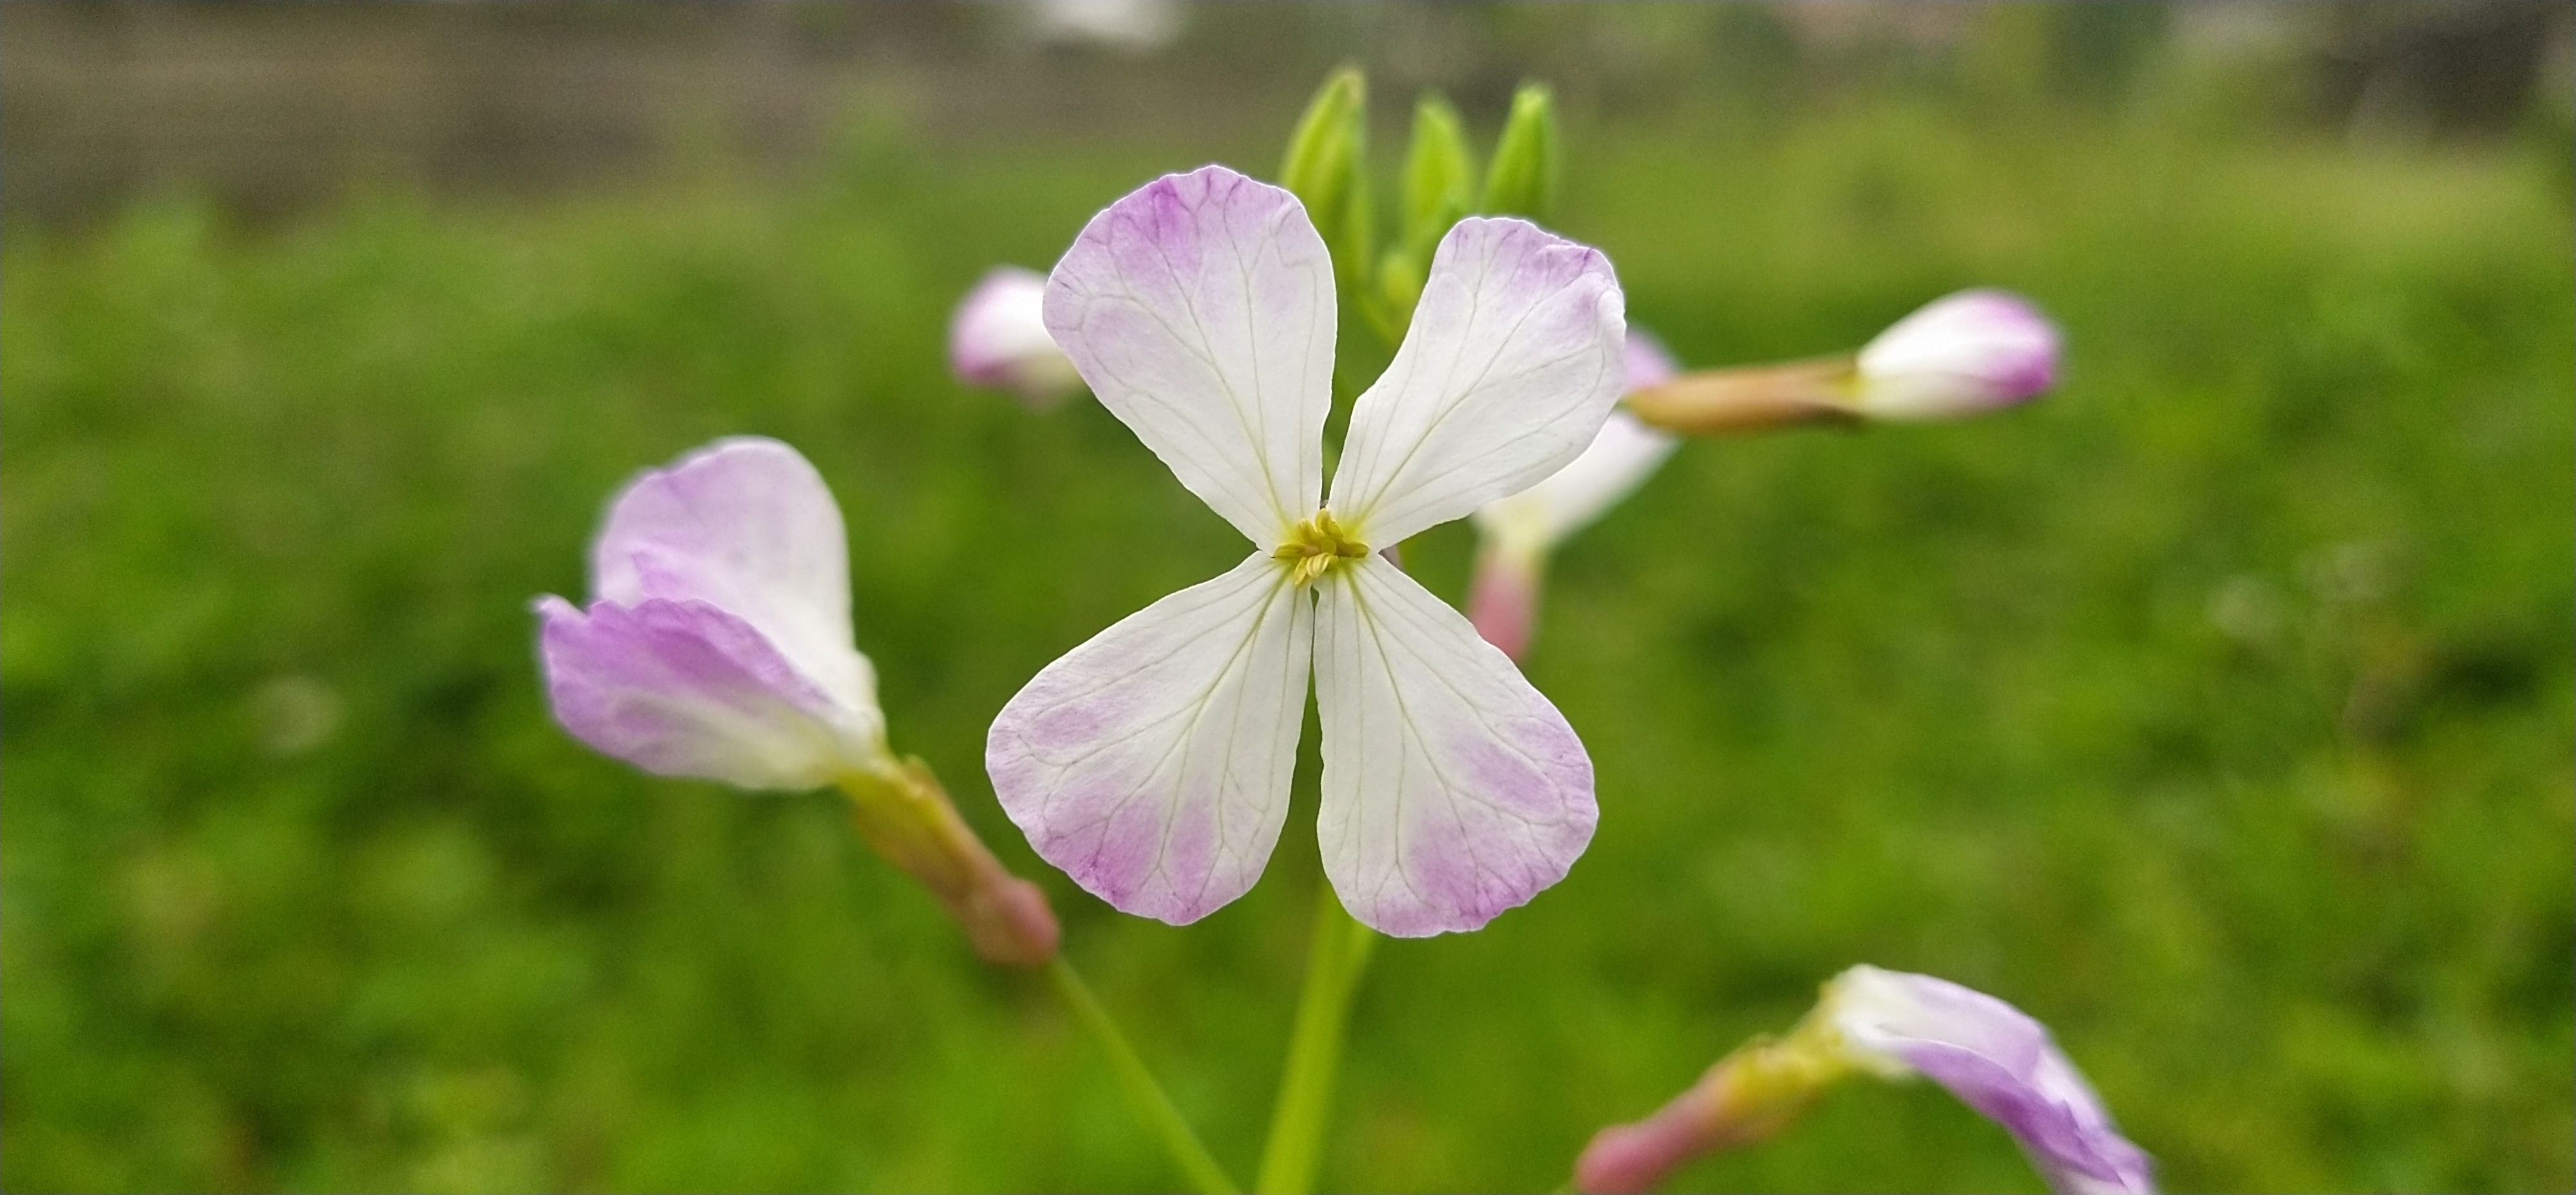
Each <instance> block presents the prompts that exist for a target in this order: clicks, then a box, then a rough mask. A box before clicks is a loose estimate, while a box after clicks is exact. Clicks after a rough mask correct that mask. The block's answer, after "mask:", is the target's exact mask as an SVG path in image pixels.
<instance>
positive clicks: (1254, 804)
mask: <svg viewBox="0 0 2576 1195" xmlns="http://www.w3.org/2000/svg"><path fill="white" fill-rule="evenodd" d="M1620 307H1621V300H1620V292H1619V287H1618V283H1617V280H1616V279H1615V278H1614V277H1613V276H1612V274H1611V271H1610V264H1609V262H1608V260H1607V259H1605V258H1603V257H1602V256H1601V254H1600V253H1598V252H1596V251H1594V250H1591V249H1587V248H1585V247H1583V246H1581V245H1577V244H1574V243H1573V242H1570V241H1566V240H1564V239H1562V238H1559V237H1556V236H1553V235H1550V234H1548V233H1546V232H1543V231H1541V230H1539V229H1538V228H1536V227H1534V226H1532V225H1529V224H1526V223H1523V222H1521V221H1518V220H1493V219H1470V220H1465V221H1462V222H1460V223H1459V224H1458V225H1457V226H1456V227H1454V228H1452V229H1451V230H1450V231H1449V234H1448V235H1447V236H1446V237H1445V238H1443V239H1442V241H1441V243H1440V247H1439V250H1438V252H1437V254H1436V255H1435V256H1434V258H1433V261H1432V265H1431V269H1430V272H1429V275H1428V279H1427V282H1426V284H1425V286H1424V288H1423V294H1422V302H1421V306H1420V307H1419V309H1418V310H1417V311H1416V313H1415V316H1414V320H1413V325H1412V329H1411V331H1410V332H1409V333H1408V334H1407V336H1406V339H1405V341H1404V344H1403V345H1402V346H1401V347H1400V348H1399V349H1398V350H1397V352H1396V355H1395V360H1394V361H1393V363H1391V364H1390V365H1389V366H1388V367H1387V371H1386V374H1385V376H1383V377H1381V378H1380V379H1379V380H1378V382H1377V384H1376V385H1374V386H1372V387H1370V388H1369V390H1368V392H1367V393H1365V394H1362V395H1361V396H1360V398H1359V402H1358V404H1357V406H1356V407H1355V408H1354V410H1353V412H1352V415H1351V425H1350V432H1349V435H1348V437H1347V439H1346V443H1345V446H1344V452H1343V454H1342V457H1341V464H1340V467H1339V470H1338V471H1337V473H1336V474H1335V476H1334V478H1333V481H1332V488H1331V490H1330V491H1329V493H1327V491H1326V490H1325V487H1324V479H1323V426H1324V416H1325V413H1326V412H1327V411H1328V410H1329V409H1330V407H1331V403H1332V395H1331V379H1332V364H1333V334H1334V291H1333V274H1332V261H1331V258H1330V257H1329V255H1328V254H1327V252H1326V250H1325V247H1324V243H1323V239H1322V238H1321V237H1320V236H1318V235H1317V234H1316V231H1315V227H1314V224H1313V223H1312V221H1310V220H1309V219H1308V217H1307V215H1306V211H1305V209H1304V207H1302V206H1301V205H1299V203H1298V202H1297V200H1296V198H1295V197H1294V196H1292V195H1290V194H1289V193H1288V192H1286V191H1283V190H1280V189H1279V188H1277V187H1272V186H1268V185H1266V184H1263V183H1259V182H1255V181H1253V180H1251V179H1249V178H1245V177H1244V176H1242V175H1240V174H1236V173H1235V172H1233V171H1230V170H1226V169H1224V168H1222V167H1216V166H1210V167H1206V168H1203V169H1201V170H1198V171H1195V172H1193V173H1190V174H1183V175H1170V176H1166V177H1164V178H1162V179H1160V180H1158V181H1156V182H1154V183H1152V184H1150V185H1148V186H1146V187H1145V188H1143V189H1141V190H1139V191H1137V192H1135V193H1134V194H1132V195H1129V196H1127V197H1126V198H1124V199H1121V200H1119V201H1118V202H1117V203H1115V204H1112V205H1110V207H1109V209H1108V210H1106V211H1104V212H1102V213H1100V215H1099V216H1097V217H1095V218H1094V219H1093V220H1092V221H1091V223H1090V225H1089V226H1088V227H1086V228H1084V229H1083V232H1082V235H1081V237H1080V238H1079V239H1078V240H1076V241H1075V243H1074V245H1073V248H1072V249H1071V250H1070V251H1068V252H1067V253H1066V254H1065V256H1064V260H1063V261H1062V262H1060V263H1059V264H1058V265H1057V266H1056V269H1055V273H1054V275H1053V276H1052V277H1051V278H1050V279H1049V281H1048V284H1047V299H1046V315H1047V326H1048V328H1049V330H1051V331H1052V332H1053V333H1054V335H1055V339H1056V342H1057V343H1058V344H1060V345H1062V346H1064V348H1065V350H1066V352H1067V353H1068V354H1069V355H1070V356H1071V357H1072V358H1073V361H1074V363H1075V365H1076V366H1077V368H1079V370H1080V371H1081V374H1082V377H1083V378H1084V380H1085V381H1087V382H1089V383H1090V385H1091V388H1092V392H1093V393H1094V394H1097V395H1098V396H1099V398H1100V401H1101V403H1102V405H1104V406H1106V407H1108V408H1109V410H1110V411H1111V412H1112V413H1114V414H1116V415H1117V416H1118V417H1119V418H1120V419H1121V420H1123V421H1125V422H1126V424H1127V425H1128V427H1130V428H1131V429H1133V430H1134V431H1135V432H1136V434H1137V436H1138V438H1140V439H1142V440H1143V441H1144V442H1145V444H1146V446H1147V447H1148V448H1150V449H1152V450H1153V451H1154V453H1155V455H1156V456H1158V457H1160V458H1162V460H1163V462H1164V463H1165V464H1166V465H1168V466H1169V467H1170V468H1171V470H1172V472H1173V473H1174V475H1176V476H1177V477H1178V478H1179V480H1180V482H1181V484H1182V485H1183V486H1185V487H1187V488H1188V489H1189V490H1190V492H1191V493H1193V494H1196V495H1198V496H1199V498H1200V499H1201V500H1203V501H1205V502H1206V503H1207V504H1208V505H1209V506H1210V507H1211V508H1212V509H1214V510H1215V511H1216V512H1217V514H1219V515H1220V516H1222V517H1223V518H1224V519H1225V520H1226V521H1227V522H1228V523H1231V524H1232V525H1233V526H1234V527H1235V528H1236V529H1237V530H1239V531H1241V532H1242V533H1243V535H1244V537H1245V538H1247V539H1249V540H1251V541H1252V544H1253V548H1254V551H1253V553H1252V555H1250V556H1249V557H1247V558H1246V559H1245V560H1244V561H1243V563H1241V564H1239V565H1237V566H1235V567H1234V568H1233V569H1231V570H1229V571H1228V572H1226V573H1225V574H1223V575H1222V576H1219V577H1217V578H1216V579H1214V580H1211V581H1207V582H1204V583H1202V584H1199V585H1195V586H1192V587H1190V588H1188V589H1185V590H1182V591H1181V592H1179V593H1175V594H1172V595H1171V596H1169V597H1166V598H1164V599H1162V600H1161V601H1158V602H1156V603H1154V604H1153V605H1151V606H1148V607H1147V608H1145V609H1144V610H1143V611H1141V612H1139V613H1137V614H1135V615H1132V616H1130V617H1128V618H1127V619H1125V620H1124V621H1121V622H1119V623H1118V624H1117V625H1115V626H1112V627H1110V628H1109V629H1108V630H1106V631H1103V632H1101V633H1100V634H1099V635H1098V636H1096V637H1094V638H1093V639H1092V640H1091V641H1090V642H1088V643H1085V644H1083V645H1082V646H1080V647H1077V648H1075V649H1074V650H1073V651H1071V652H1070V653H1067V654H1066V655H1065V656H1064V657H1063V658H1062V659H1059V660H1057V661H1056V662H1055V663H1053V664H1050V665H1048V666H1047V667H1046V669H1044V670H1043V671H1041V672H1039V673H1038V675H1037V676H1036V677H1035V678H1034V679H1032V680H1031V681H1030V682H1029V683H1028V686H1027V687H1026V688H1023V689H1022V690H1021V691H1020V692H1019V694H1018V695H1017V696H1015V697H1013V698H1012V699H1011V701H1010V703H1009V704H1008V705H1007V706H1005V707H1004V708H1003V710H1002V713H1001V716H1000V717H998V718H996V719H995V720H994V723H993V729H992V735H991V738H990V740H989V742H988V744H987V748H986V757H985V762H986V766H987V768H988V769H989V770H990V771H991V773H992V777H993V787H994V791H995V792H996V793H997V794H998V795H999V796H1000V798H1001V800H1002V807H1003V809H1004V810H1006V811H1007V812H1008V813H1009V814H1010V815H1011V818H1012V820H1013V821H1015V822H1017V823H1018V824H1019V826H1020V828H1021V829H1022V830H1024V831H1026V832H1027V833H1028V835H1029V841H1030V842H1031V844H1033V845H1034V846H1035V847H1036V848H1037V851H1038V853H1039V854H1040V855H1042V856H1044V857H1045V858H1046V859H1047V860H1048V861H1049V862H1051V863H1054V864H1055V865H1056V866H1058V867H1061V868H1063V869H1064V870H1065V871H1066V872H1067V873H1068V874H1069V875H1071V876H1072V877H1073V879H1074V881H1075V882H1076V883H1079V884H1081V885H1082V886H1083V887H1084V888H1086V889H1089V890H1090V891H1091V892H1093V893H1095V894H1097V895H1099V896H1100V897H1101V898H1102V899H1104V900H1107V901H1108V902H1109V903H1111V904H1112V905H1115V906H1117V907H1118V908H1120V909H1123V910H1126V911H1128V912H1131V913H1137V914H1140V915H1144V916H1149V917H1155V918H1159V919H1161V920H1164V921H1169V922H1172V923H1175V924H1180V923H1186V922H1190V921H1195V920H1197V919H1198V918H1200V917H1204V916H1206V915H1207V914H1208V913H1210V912H1212V911H1214V910H1216V909H1217V908H1220V907H1222V906H1223V905H1225V904H1226V903H1227V902H1229V901H1232V900H1233V899H1235V898H1236V897H1238V896H1240V895H1242V894H1243V893H1244V892H1245V891H1246V890H1247V889H1249V888H1250V887H1251V885H1252V883H1253V881H1254V880H1255V879H1257V878H1258V877H1259V876H1260V873H1261V870H1262V867H1263V865H1264V864H1265V863H1267V862H1268V860H1269V857H1270V852H1271V848H1272V846H1273V845H1274V844H1275V843H1276V842H1277V840H1278V834H1279V829H1280V826H1281V824H1282V822H1283V821H1284V820H1285V818H1286V815H1287V810H1288V785H1289V775H1290V772H1291V770H1292V768H1293V766H1294V764H1295V760H1296V746H1297V735H1298V724H1299V721H1300V719H1301V717H1302V715H1303V712H1304V707H1305V701H1306V686H1307V681H1308V679H1309V677H1310V675H1311V676H1312V677H1313V678H1314V680H1315V683H1316V685H1317V702H1318V704H1319V705H1320V707H1321V709H1322V711H1323V729H1324V784H1323V787H1324V792H1323V809H1322V817H1321V822H1320V825H1319V827H1318V832H1319V836H1320V838H1321V841H1322V847H1323V859H1324V869H1325V873H1326V875H1327V876H1328V877H1329V878H1330V879H1331V880H1332V883H1333V887H1334V889H1335V891H1336V892H1338V893H1339V894H1340V896H1341V899H1342V902H1343V904H1344V905H1345V906H1347V907H1348V908H1349V909H1350V911H1351V913H1352V915H1353V916H1355V917H1357V918H1358V919H1359V920H1361V921H1362V922H1364V923H1366V924H1368V925H1370V926H1373V927H1375V928H1377V929H1379V930H1381V931H1383V932H1386V933H1390V934H1396V935H1399V936H1422V935H1428V934H1435V933H1442V932H1448V931H1455V930H1468V929H1475V928H1477V927H1479V926H1482V925H1484V924H1485V923H1486V922H1488V921H1490V920H1492V919H1493V918H1494V917H1495V916H1497V915H1499V914H1500V913H1501V912H1502V911H1503V910H1505V909H1508V908H1512V907H1514V906H1516V905H1519V904H1522V903H1524V902H1526V901H1528V900H1529V899H1530V898H1531V897H1532V896H1534V895H1536V894H1537V893H1538V892H1539V891H1540V890H1542V889H1544V888H1546V887H1547V886H1548V885H1550V884H1553V883H1555V882H1556V881H1557V880H1558V879H1560V878H1562V877H1563V876H1564V875H1565V873H1566V871H1567V869H1568V868H1570V867H1571V866H1572V865H1573V862H1574V859H1575V858H1576V857H1577V856H1578V855H1580V854H1581V853H1582V851H1583V848H1584V846H1585V845H1586V844H1587V843H1589V842H1590V841H1591V837H1592V828H1593V822H1594V820H1595V816H1596V811H1595V808H1594V805H1593V798H1592V764H1591V759H1590V757H1589V756H1588V755H1586V754H1585V752H1584V750H1583V744H1582V742H1581V740H1579V739H1577V738H1576V737H1575V734H1574V730H1573V728H1572V727H1570V726H1568V725H1566V722H1565V719H1564V717H1563V716H1562V715H1560V714H1559V713H1558V712H1557V711H1556V708H1555V707H1554V706H1552V705H1550V704H1549V703H1548V701H1547V699H1546V698H1545V697H1542V696H1540V695H1539V693H1538V691H1537V690H1535V689H1533V688H1531V687H1530V685H1529V682H1528V681H1527V680H1525V679H1523V678H1522V677H1521V675H1520V672H1519V670H1518V669H1516V668H1514V667H1513V666H1512V664H1511V661H1510V660H1508V659H1507V658H1505V657H1504V656H1503V654H1502V653H1501V652H1498V651H1496V650H1494V649H1493V647H1491V646H1490V645H1488V644H1486V643H1485V642H1484V641H1482V640H1481V639H1478V638H1477V637H1476V633H1475V630H1474V628H1473V627H1471V626H1469V625H1468V623H1467V621H1466V620H1465V619H1464V618H1461V617H1460V616H1459V615H1458V613H1457V612H1456V611H1454V610H1451V609H1450V608H1449V607H1448V606H1446V605H1443V604H1442V603H1441V602H1440V601H1439V600H1438V599H1436V598H1434V597H1432V596H1431V595H1430V593H1429V592H1427V591H1425V590H1424V589H1423V588H1422V587H1421V585H1419V584H1417V583H1416V582H1414V581H1413V579H1412V578H1410V577H1408V576H1406V575H1405V574H1404V572H1403V571H1402V570H1401V569H1399V568H1397V567H1396V566H1395V565H1394V564H1392V563H1391V562H1389V561H1388V560H1386V559H1385V558H1384V556H1382V555H1381V554H1380V550H1381V549H1384V548H1387V547H1391V546H1393V545H1395V544H1397V543H1399V542H1401V541H1402V540H1403V539H1405V538H1406V537H1407V536H1410V535H1412V534H1414V533H1415V532H1418V531H1421V530H1423V529H1425V528H1428V527H1432V526H1434V525H1437V524H1440V523H1444V522H1447V521H1449V520H1451V519H1455V518H1459V517H1461V516H1463V515H1466V514H1467V513H1469V512H1470V511H1473V510H1475V509H1476V508H1477V507H1478V506H1480V505H1482V504H1484V503H1486V502H1488V501H1491V500H1493V499H1495V498H1498V497H1501V496H1502V495H1504V494H1509V493H1513V492H1516V491H1519V490H1521V489H1525V488H1527V487H1528V486H1529V485H1530V484H1531V483H1533V482H1535V481H1537V480H1538V479H1540V478H1543V477H1546V476H1547V475H1549V474H1551V473H1553V472H1555V471H1556V470H1558V469H1559V468H1562V467H1563V466H1564V465H1565V463H1566V462H1567V461H1569V460H1572V459H1573V458H1574V457H1575V456H1576V455H1578V454H1579V453H1580V452H1581V451H1582V450H1583V447H1584V446H1585V445H1586V444H1588V443H1590V442H1591V441H1592V440H1593V438H1594V437H1595V435H1596V434H1597V433H1598V432H1599V430H1600V427H1601V423H1602V420H1603V419H1604V418H1606V417H1607V416H1608V414H1609V410H1610V406H1611V404H1612V403H1613V402H1614V401H1615V400H1616V399H1617V397H1618V394H1619V380H1620V373H1621V368H1622V365H1621V359H1620V341H1621V335H1622V320H1621V314H1620Z"/></svg>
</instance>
